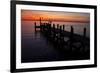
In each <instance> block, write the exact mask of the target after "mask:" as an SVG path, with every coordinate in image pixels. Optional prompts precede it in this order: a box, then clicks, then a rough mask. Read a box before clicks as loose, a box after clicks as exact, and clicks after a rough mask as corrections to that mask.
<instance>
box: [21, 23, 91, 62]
mask: <svg viewBox="0 0 100 73" xmlns="http://www.w3.org/2000/svg"><path fill="white" fill-rule="evenodd" d="M33 25H34V24H29V23H28V25H27V24H24V25H22V36H21V38H22V39H21V44H22V45H21V53H22V55H21V62H44V61H63V60H83V59H89V58H90V53H89V51H88V52H87V50H88V49H89V48H87V49H86V53H84V52H83V51H82V50H80V52H79V53H75V52H74V51H75V50H72V52H71V53H69V52H68V51H67V50H66V51H65V50H63V48H62V49H57V48H55V46H54V45H52V44H51V43H50V42H49V41H48V40H47V39H46V38H45V37H44V36H43V35H42V34H41V33H40V32H34V26H33Z"/></svg>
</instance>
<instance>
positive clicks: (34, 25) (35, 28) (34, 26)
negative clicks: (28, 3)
mask: <svg viewBox="0 0 100 73" xmlns="http://www.w3.org/2000/svg"><path fill="white" fill-rule="evenodd" d="M34 28H35V32H36V22H34Z"/></svg>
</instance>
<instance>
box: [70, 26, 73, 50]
mask: <svg viewBox="0 0 100 73" xmlns="http://www.w3.org/2000/svg"><path fill="white" fill-rule="evenodd" d="M70 33H71V34H70V49H71V50H72V44H73V40H74V39H73V37H74V36H73V33H74V29H73V26H71V32H70Z"/></svg>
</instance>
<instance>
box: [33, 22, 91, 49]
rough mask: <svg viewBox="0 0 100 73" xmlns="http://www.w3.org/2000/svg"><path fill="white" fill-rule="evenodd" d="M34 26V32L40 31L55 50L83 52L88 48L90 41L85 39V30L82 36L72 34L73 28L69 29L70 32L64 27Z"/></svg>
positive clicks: (49, 24) (43, 24)
mask: <svg viewBox="0 0 100 73" xmlns="http://www.w3.org/2000/svg"><path fill="white" fill-rule="evenodd" d="M34 24H35V31H36V30H37V28H38V29H40V32H41V33H42V34H43V36H45V38H46V39H47V40H48V41H49V42H50V43H51V44H53V45H54V46H56V48H59V49H62V48H63V49H65V50H73V49H75V50H83V51H84V49H85V48H88V49H89V48H90V39H89V38H88V37H86V28H84V29H83V35H79V34H76V33H74V28H73V26H71V27H70V32H68V31H66V30H65V25H62V26H60V25H59V24H57V25H55V24H51V23H41V20H40V26H37V24H36V22H35V23H34Z"/></svg>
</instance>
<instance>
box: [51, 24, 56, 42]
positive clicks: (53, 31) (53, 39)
mask: <svg viewBox="0 0 100 73" xmlns="http://www.w3.org/2000/svg"><path fill="white" fill-rule="evenodd" d="M52 31H53V34H52V35H53V41H55V34H56V33H55V24H53V30H52Z"/></svg>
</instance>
